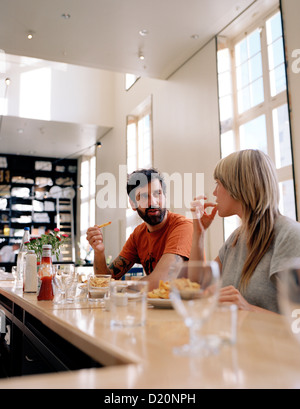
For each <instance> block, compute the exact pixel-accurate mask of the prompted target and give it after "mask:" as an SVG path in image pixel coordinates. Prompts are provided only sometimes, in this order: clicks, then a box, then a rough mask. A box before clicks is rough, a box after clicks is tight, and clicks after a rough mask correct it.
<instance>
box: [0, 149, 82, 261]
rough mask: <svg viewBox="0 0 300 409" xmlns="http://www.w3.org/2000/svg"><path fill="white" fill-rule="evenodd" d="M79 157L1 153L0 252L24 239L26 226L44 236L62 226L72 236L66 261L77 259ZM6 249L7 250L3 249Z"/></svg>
mask: <svg viewBox="0 0 300 409" xmlns="http://www.w3.org/2000/svg"><path fill="white" fill-rule="evenodd" d="M76 186H77V159H58V158H45V157H33V156H17V155H5V154H0V255H1V249H3V247H4V246H9V247H8V248H6V249H7V253H6V258H5V260H3V259H2V260H1V259H0V266H1V265H3V264H9V263H13V261H10V262H8V261H7V255H8V253H9V251H11V252H12V250H13V246H14V245H16V244H17V245H18V244H19V243H20V242H21V239H22V235H23V230H24V227H26V226H29V227H30V231H31V235H32V236H36V237H38V236H40V235H41V234H43V233H45V232H47V231H48V230H53V229H54V228H55V227H58V228H59V229H60V230H61V232H62V233H67V234H69V236H70V245H69V246H66V247H64V248H63V249H62V255H63V261H72V262H75V235H76V217H75V215H76V193H77V192H76ZM2 253H3V251H2Z"/></svg>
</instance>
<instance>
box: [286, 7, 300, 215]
mask: <svg viewBox="0 0 300 409" xmlns="http://www.w3.org/2000/svg"><path fill="white" fill-rule="evenodd" d="M282 15H283V25H284V37H285V45H286V57H287V60H288V86H289V99H290V108H291V129H292V143H293V152H294V167H295V180H296V195H297V209H298V220H299V217H300V186H299V185H300V24H299V16H300V1H299V0H282ZM294 50H298V52H297V51H296V54H295V55H294V56H293V52H294Z"/></svg>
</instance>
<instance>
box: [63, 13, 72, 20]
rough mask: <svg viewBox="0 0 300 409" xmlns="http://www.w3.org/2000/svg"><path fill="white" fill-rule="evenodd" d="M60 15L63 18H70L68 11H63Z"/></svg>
mask: <svg viewBox="0 0 300 409" xmlns="http://www.w3.org/2000/svg"><path fill="white" fill-rule="evenodd" d="M61 16H62V18H64V19H65V20H69V18H71V14H69V13H63V14H62V15H61Z"/></svg>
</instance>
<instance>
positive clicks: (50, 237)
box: [24, 228, 69, 262]
mask: <svg viewBox="0 0 300 409" xmlns="http://www.w3.org/2000/svg"><path fill="white" fill-rule="evenodd" d="M68 241H69V235H68V234H61V233H60V230H59V229H58V228H55V229H54V230H53V231H50V232H49V233H48V234H42V235H41V237H31V239H30V241H27V242H26V243H24V244H25V245H26V247H27V249H28V250H34V252H35V254H36V257H37V261H38V262H39V261H41V259H42V252H43V245H44V244H51V246H52V250H51V251H52V255H55V257H56V260H57V261H58V260H59V255H60V250H61V246H63V245H64V244H66V243H67V242H68Z"/></svg>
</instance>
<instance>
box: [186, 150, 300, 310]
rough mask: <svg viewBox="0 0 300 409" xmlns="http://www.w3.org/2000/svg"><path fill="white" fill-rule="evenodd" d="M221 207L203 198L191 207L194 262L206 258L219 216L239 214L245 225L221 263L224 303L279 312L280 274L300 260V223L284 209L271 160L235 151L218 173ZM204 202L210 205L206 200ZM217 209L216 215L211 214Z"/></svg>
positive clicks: (216, 192) (223, 250)
mask: <svg viewBox="0 0 300 409" xmlns="http://www.w3.org/2000/svg"><path fill="white" fill-rule="evenodd" d="M214 178H215V180H216V188H215V190H214V192H213V194H214V196H215V197H216V203H209V202H205V198H203V197H198V198H196V199H195V200H194V202H193V203H192V204H191V210H192V211H193V212H194V232H193V245H192V250H191V259H193V258H194V259H195V258H202V257H203V254H204V236H205V231H206V229H207V228H208V227H209V226H210V224H211V223H212V221H213V219H214V217H215V215H216V213H218V214H219V216H221V217H228V216H232V215H238V216H239V217H240V219H241V225H240V227H239V228H238V229H236V230H235V231H234V232H233V233H232V234H231V236H230V237H229V238H228V239H227V240H226V242H225V243H224V245H223V246H222V247H221V249H220V251H219V255H218V257H217V258H216V260H217V261H218V263H219V265H220V269H221V273H222V289H221V291H220V302H227V303H234V304H237V305H238V307H239V308H240V309H244V310H249V311H259V310H267V311H271V312H276V313H278V312H279V309H278V303H277V283H276V280H277V273H278V272H279V271H281V270H283V269H284V268H285V266H286V265H287V264H288V263H289V261H290V260H291V258H294V257H300V224H299V223H297V222H296V221H294V220H292V219H289V218H287V217H285V216H282V215H281V214H280V212H279V210H278V202H279V189H278V181H277V177H276V171H275V168H274V165H273V163H272V161H271V160H270V158H269V157H268V156H267V155H265V154H264V153H263V152H261V151H259V150H251V149H249V150H244V151H239V152H235V153H233V154H231V155H229V156H227V157H226V158H224V159H222V160H221V161H220V162H219V163H218V164H217V166H216V168H215V171H214ZM203 199H204V200H203ZM208 208H212V210H211V212H210V213H209V212H206V209H208Z"/></svg>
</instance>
